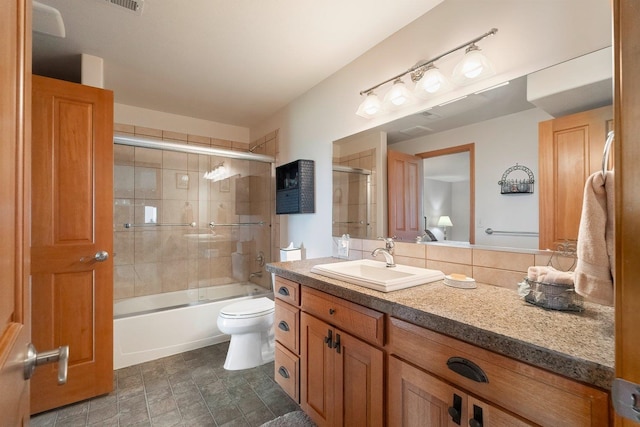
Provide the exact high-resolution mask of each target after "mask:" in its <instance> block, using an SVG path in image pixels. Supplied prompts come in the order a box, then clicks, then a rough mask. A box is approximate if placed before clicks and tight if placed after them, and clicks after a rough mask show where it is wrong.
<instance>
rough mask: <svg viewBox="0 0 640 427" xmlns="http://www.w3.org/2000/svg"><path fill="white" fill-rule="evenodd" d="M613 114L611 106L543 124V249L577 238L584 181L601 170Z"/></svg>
mask: <svg viewBox="0 0 640 427" xmlns="http://www.w3.org/2000/svg"><path fill="white" fill-rule="evenodd" d="M612 116H613V111H612V109H611V106H608V107H601V108H597V109H595V110H590V111H585V112H582V113H577V114H571V115H569V116H564V117H559V118H557V119H553V120H547V121H544V122H541V123H540V125H539V135H538V137H539V140H540V141H539V160H538V161H539V169H540V170H539V173H540V243H539V245H540V249H555V248H556V246H557V245H556V242H562V241H565V240H574V241H575V240H577V239H578V226H579V224H580V213H581V211H582V198H583V197H582V196H583V192H584V184H585V181H586V180H587V178H588V177H589V175H591V174H592V173H593V172H596V171H598V170H601V169H602V151H603V149H604V143H605V140H606V134H607V131H609V130H611V126H612V123H611V120H612ZM612 157H613V156H610V157H609V158H612Z"/></svg>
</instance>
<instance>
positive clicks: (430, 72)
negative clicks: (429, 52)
mask: <svg viewBox="0 0 640 427" xmlns="http://www.w3.org/2000/svg"><path fill="white" fill-rule="evenodd" d="M443 83H444V76H443V75H442V73H441V72H440V70H438V69H437V68H436V67H434V66H433V65H432V66H430V67H429V68H427V71H425V73H424V75H423V76H422V79H420V87H421V88H422V89H423V90H424V91H426V92H428V93H436V92H437V91H439V90H440V88H441V87H442V85H443Z"/></svg>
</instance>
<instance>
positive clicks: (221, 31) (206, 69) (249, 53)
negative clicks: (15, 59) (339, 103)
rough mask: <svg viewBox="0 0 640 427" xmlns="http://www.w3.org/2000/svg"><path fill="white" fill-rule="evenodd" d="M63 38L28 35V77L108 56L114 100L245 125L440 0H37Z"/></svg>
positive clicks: (61, 73)
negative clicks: (57, 21)
mask: <svg viewBox="0 0 640 427" xmlns="http://www.w3.org/2000/svg"><path fill="white" fill-rule="evenodd" d="M39 1H40V2H41V3H44V4H46V5H49V6H52V7H54V8H56V9H58V10H59V11H60V13H61V14H62V18H63V20H64V24H65V29H66V38H64V39H62V38H56V37H52V36H49V35H45V34H41V33H37V32H34V34H33V69H34V73H36V74H42V75H48V76H51V77H57V78H63V79H66V80H71V81H80V65H79V64H80V62H79V61H80V60H79V55H80V54H82V53H85V54H90V55H94V56H98V57H101V58H103V59H104V80H105V87H106V88H108V89H111V90H113V91H114V97H115V101H116V102H118V103H122V104H127V105H133V106H138V107H143V108H148V109H153V110H158V111H164V112H169V113H174V114H180V115H185V116H190V117H195V118H201V119H206V120H211V121H216V122H221V123H227V124H233V125H238V126H246V127H250V126H252V125H254V124H257V123H260V122H261V121H262V120H264V119H266V118H268V117H269V116H271V115H273V114H274V113H276V112H277V111H278V110H279V109H281V108H283V107H284V106H286V105H287V104H288V103H289V102H291V101H292V100H293V99H295V98H296V97H298V96H299V95H301V94H303V93H305V92H306V91H307V90H309V89H311V88H312V87H313V86H315V85H316V84H318V83H319V82H321V81H322V80H324V79H325V78H327V77H329V76H330V75H331V74H333V73H335V72H336V71H338V70H339V69H340V68H342V67H344V66H345V65H347V64H348V63H349V62H351V61H353V60H354V59H355V58H357V57H358V56H360V55H361V54H363V53H364V52H366V51H367V50H369V49H370V48H371V47H373V46H374V45H376V44H377V43H379V42H380V41H382V40H384V39H385V38H387V37H388V36H390V35H391V34H393V33H394V32H396V31H398V30H399V29H401V28H402V27H404V26H405V25H407V24H408V23H410V22H411V21H413V20H415V19H416V18H418V17H419V16H421V15H423V14H424V13H426V12H428V11H429V10H430V9H431V8H433V7H434V6H436V5H437V4H439V3H440V2H441V1H443V0H420V1H417V0H348V1H345V0H324V1H311V0H189V1H184V0H182V1H178V0H145V1H144V6H143V12H142V14H141V15H137V14H135V13H132V12H130V11H128V10H126V9H124V8H121V7H118V6H113V5H111V4H109V2H108V0H106V1H105V0H39Z"/></svg>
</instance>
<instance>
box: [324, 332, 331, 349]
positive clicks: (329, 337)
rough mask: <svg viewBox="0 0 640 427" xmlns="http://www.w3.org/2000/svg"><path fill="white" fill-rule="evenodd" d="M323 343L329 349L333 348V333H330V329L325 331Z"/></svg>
mask: <svg viewBox="0 0 640 427" xmlns="http://www.w3.org/2000/svg"><path fill="white" fill-rule="evenodd" d="M324 343H325V344H326V345H327V347H329V348H332V347H333V331H331V329H329V330H327V336H326V337H324Z"/></svg>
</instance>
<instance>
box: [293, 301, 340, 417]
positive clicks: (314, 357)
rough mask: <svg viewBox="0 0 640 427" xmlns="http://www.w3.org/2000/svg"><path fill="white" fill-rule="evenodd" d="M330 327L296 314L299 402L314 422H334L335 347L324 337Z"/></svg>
mask: <svg viewBox="0 0 640 427" xmlns="http://www.w3.org/2000/svg"><path fill="white" fill-rule="evenodd" d="M329 335H331V339H333V328H331V326H329V325H327V324H326V323H325V322H323V321H321V320H318V319H316V318H315V317H313V316H311V315H309V314H307V313H302V314H301V316H300V342H301V347H300V359H301V365H302V367H301V370H300V406H301V407H302V410H304V411H305V412H306V413H307V414H309V416H310V417H311V418H312V419H313V421H315V423H316V424H318V426H320V427H322V426H335V425H336V424H334V421H333V420H334V419H335V415H334V411H335V405H334V380H333V379H334V377H335V357H334V354H335V350H334V349H333V348H332V346H331V345H330V344H331V343H328V342H327V340H326V338H327V337H329Z"/></svg>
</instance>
